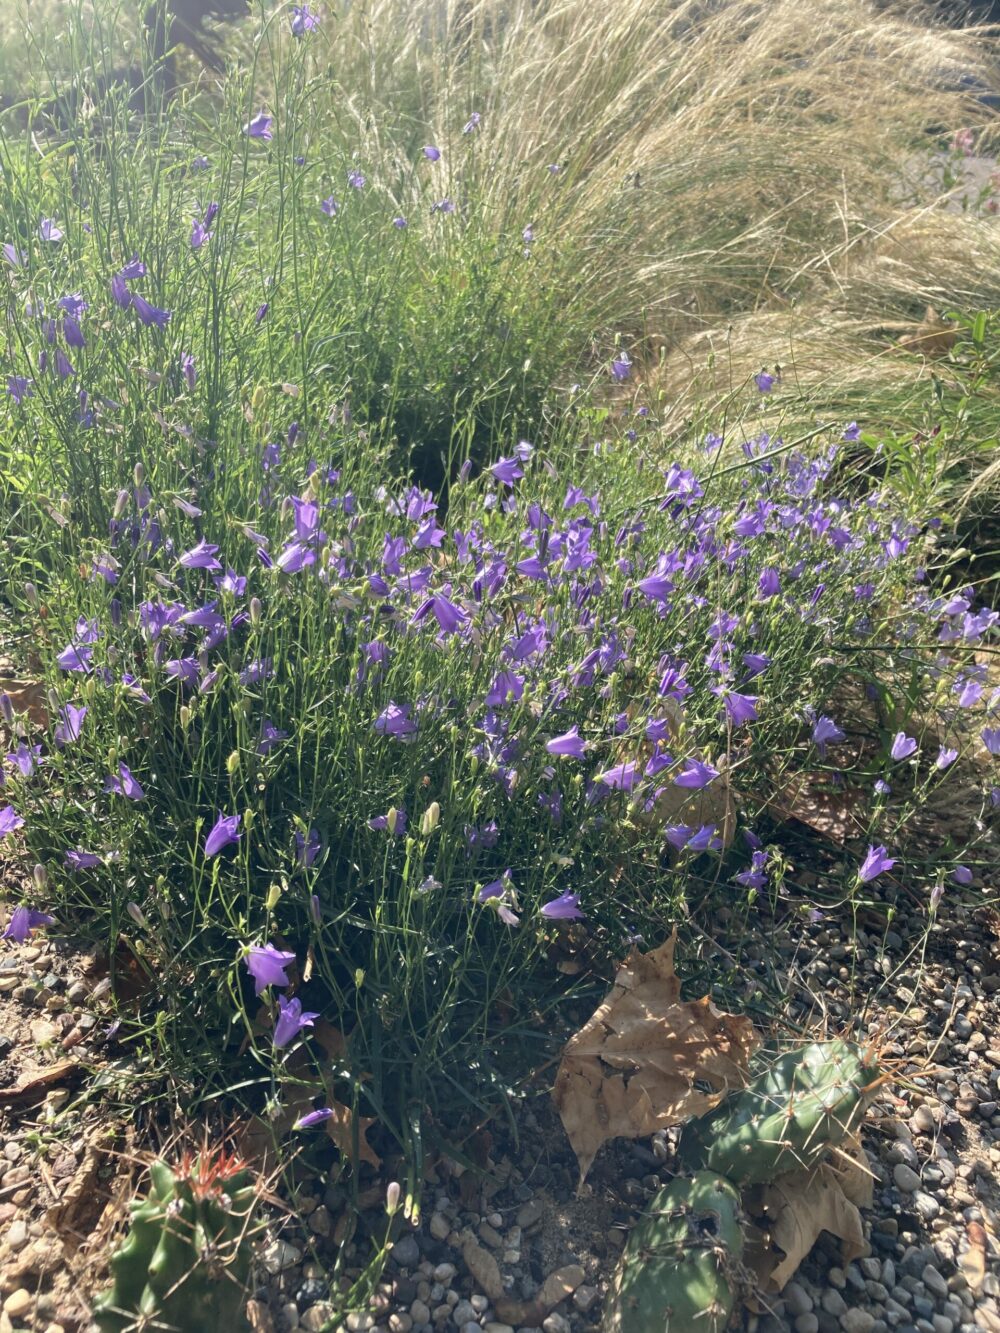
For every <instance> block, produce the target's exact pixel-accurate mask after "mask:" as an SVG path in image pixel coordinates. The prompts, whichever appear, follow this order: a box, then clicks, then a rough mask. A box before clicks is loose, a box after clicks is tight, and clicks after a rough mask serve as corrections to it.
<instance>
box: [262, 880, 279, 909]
mask: <svg viewBox="0 0 1000 1333" xmlns="http://www.w3.org/2000/svg"><path fill="white" fill-rule="evenodd" d="M280 897H281V885H280V884H272V885H271V887H270V888H269V889H268V891H267V901H266V902H265V904H264V906H265V907H266V908H267V910H268V911H269V912H273V911H274V909H275V908H276V907H277V905H278V899H279V898H280Z"/></svg>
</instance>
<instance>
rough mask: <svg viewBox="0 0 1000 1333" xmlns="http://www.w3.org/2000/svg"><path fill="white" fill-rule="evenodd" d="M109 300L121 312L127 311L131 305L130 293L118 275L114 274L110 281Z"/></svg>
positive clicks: (123, 280)
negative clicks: (118, 307) (120, 309)
mask: <svg viewBox="0 0 1000 1333" xmlns="http://www.w3.org/2000/svg"><path fill="white" fill-rule="evenodd" d="M111 299H112V300H113V301H114V303H115V305H117V306H120V307H121V308H122V310H127V309H128V308H129V306H130V305H131V304H132V293H131V292H130V291H129V289H128V287H126V285H125V279H124V278H123V277H122V275H121V274H120V273H116V274H115V275H114V277H113V278H112V279H111Z"/></svg>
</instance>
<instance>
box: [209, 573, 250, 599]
mask: <svg viewBox="0 0 1000 1333" xmlns="http://www.w3.org/2000/svg"><path fill="white" fill-rule="evenodd" d="M214 583H215V586H216V587H217V588H219V589H220V590H221V591H222V592H231V593H232V594H233V596H234V597H242V596H243V594H244V593H245V592H246V590H247V581H246V578H245V577H244V576H243V575H242V574H237V573H236V570H235V569H227V570H226V572H225V574H223V575H221V576H220V577H219V578H217V579H215V580H214Z"/></svg>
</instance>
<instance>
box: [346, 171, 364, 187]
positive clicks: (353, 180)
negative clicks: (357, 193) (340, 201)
mask: <svg viewBox="0 0 1000 1333" xmlns="http://www.w3.org/2000/svg"><path fill="white" fill-rule="evenodd" d="M347 183H348V185H349V186H350V187H351V189H352V190H363V189H364V188H365V178H364V176H363V175H362V174H361V172H360V171H349V172H348V173H347Z"/></svg>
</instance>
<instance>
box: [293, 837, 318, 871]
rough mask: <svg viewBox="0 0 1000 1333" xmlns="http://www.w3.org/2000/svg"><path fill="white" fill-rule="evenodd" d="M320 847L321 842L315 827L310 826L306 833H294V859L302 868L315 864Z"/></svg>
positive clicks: (306, 868)
mask: <svg viewBox="0 0 1000 1333" xmlns="http://www.w3.org/2000/svg"><path fill="white" fill-rule="evenodd" d="M321 848H322V843H321V842H320V837H319V833H318V832H317V830H316V829H314V828H311V829H310V830H309V832H308V833H301V832H298V833H296V835H295V860H296V863H297V864H298V865H300V866H302V868H303V869H304V870H308V869H309V868H310V867H311V866H313V865H314V864H315V862H316V858H317V856H319V854H320V850H321Z"/></svg>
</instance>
